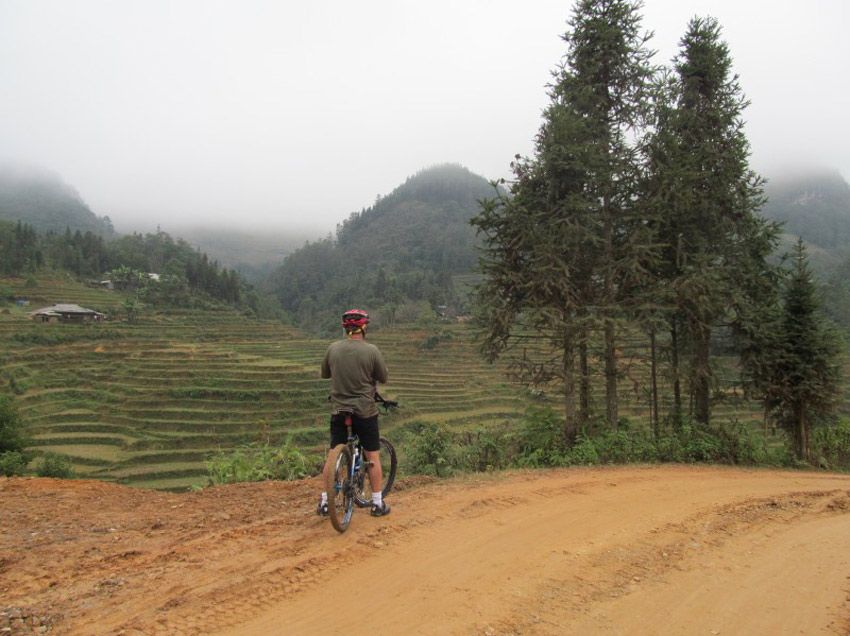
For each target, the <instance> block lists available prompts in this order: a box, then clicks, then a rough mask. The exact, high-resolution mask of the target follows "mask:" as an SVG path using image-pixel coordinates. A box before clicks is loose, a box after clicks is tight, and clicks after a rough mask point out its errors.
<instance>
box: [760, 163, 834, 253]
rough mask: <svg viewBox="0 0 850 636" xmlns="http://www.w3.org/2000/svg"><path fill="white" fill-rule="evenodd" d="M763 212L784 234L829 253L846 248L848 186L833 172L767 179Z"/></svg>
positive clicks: (807, 173)
mask: <svg viewBox="0 0 850 636" xmlns="http://www.w3.org/2000/svg"><path fill="white" fill-rule="evenodd" d="M766 193H767V196H768V202H767V204H766V205H765V206H764V209H763V213H764V215H765V216H767V217H768V218H771V219H774V220H776V221H781V222H782V223H784V231H785V232H787V233H789V234H793V235H795V236H799V237H800V238H802V239H803V240H804V241H806V242H807V243H811V244H814V245H817V246H818V247H821V248H824V249H827V250H833V249H839V250H847V249H848V246H850V185H848V184H847V182H846V181H845V180H844V179H843V178H842V177H841V175H840V174H839V173H838V172H837V171H820V172H804V173H798V174H795V175H793V176H784V177H781V178H776V179H773V180H770V181H769V182H768V185H767V189H766Z"/></svg>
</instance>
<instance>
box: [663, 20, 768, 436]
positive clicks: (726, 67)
mask: <svg viewBox="0 0 850 636" xmlns="http://www.w3.org/2000/svg"><path fill="white" fill-rule="evenodd" d="M731 69H732V61H731V57H730V55H729V50H728V47H727V46H726V44H725V43H723V42H722V41H721V39H720V26H719V24H718V23H717V21H716V20H714V19H712V18H707V19H702V18H694V19H693V20H691V22H690V23H689V25H688V29H687V32H686V34H685V36H684V37H683V38H682V41H681V51H680V53H679V55H678V56H677V58H676V60H675V75H674V76H673V77H672V78H667V80H666V83H665V84H664V85H663V86H662V90H661V91H659V94H660V98H659V99H658V101H657V104H656V106H657V107H656V111H655V118H656V122H655V126H656V129H655V133H654V135H653V136H652V138H651V140H650V141H649V144H648V146H647V153H648V161H647V163H648V166H649V173H650V177H649V181H648V191H649V196H648V199H649V202H648V205H649V206H650V207H652V208H654V209H655V210H656V211H657V212H658V214H659V215H660V221H659V222H658V223H657V225H656V227H655V230H656V236H657V240H658V242H659V243H660V244H661V245H663V257H662V259H661V265H660V266H659V268H658V270H657V271H656V274H657V275H658V276H659V277H661V278H662V279H663V280H665V281H666V285H665V286H664V287H665V289H667V290H669V301H670V303H671V304H672V305H673V306H674V307H675V309H674V311H672V312H671V313H670V314H669V316H668V322H669V328H670V341H671V345H670V346H671V367H672V375H673V391H674V396H673V398H674V407H673V409H674V413H673V415H674V420H676V421H679V420H680V418H681V415H682V411H683V407H682V395H681V377H682V368H681V363H682V362H683V360H682V358H683V357H686V358H687V359H688V360H689V367H690V374H689V384H690V389H691V394H692V397H693V404H694V415H695V417H696V419H697V421H699V422H702V423H708V421H709V418H710V412H711V410H710V409H711V405H710V395H711V388H712V383H713V370H712V367H711V338H712V333H713V331H714V330H715V329H716V328H717V327H718V325H720V324H724V323H730V324H733V325H735V326H736V327H738V328H740V329H746V328H748V327H749V326H750V325H747V324H745V321H746V320H747V319H750V318H753V317H755V316H756V315H757V313H758V312H757V311H756V310H755V307H758V306H760V305H764V303H765V302H766V301H765V299H766V298H769V297H770V293H771V290H772V289H773V284H774V282H775V277H774V276H773V274H772V272H771V267H770V266H769V265H768V263H767V260H766V259H767V257H768V255H769V254H770V253H771V251H772V250H773V248H774V246H775V244H776V237H777V233H778V230H777V228H776V226H775V224H772V223H769V222H766V221H764V220H763V219H762V218H761V217H760V216H759V215H758V214H757V211H758V209H759V208H760V206H761V205H762V204H763V202H764V197H763V193H762V180H761V178H760V177H758V176H757V175H756V174H755V173H754V172H752V171H751V170H750V169H749V165H748V160H749V143H748V141H747V138H746V135H745V134H744V130H743V126H744V122H743V118H742V113H743V110H744V108H745V107H746V106H747V101H746V99H745V98H744V97H743V95H742V92H741V89H740V86H739V84H738V80H737V76H735V75H733V74H732V70H731Z"/></svg>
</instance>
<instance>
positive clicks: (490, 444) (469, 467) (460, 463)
mask: <svg viewBox="0 0 850 636" xmlns="http://www.w3.org/2000/svg"><path fill="white" fill-rule="evenodd" d="M454 443H455V445H457V447H458V452H457V456H456V461H455V462H454V463H455V465H456V466H457V467H458V468H459V469H461V470H464V471H470V472H479V473H480V472H487V471H491V470H499V469H501V468H507V467H508V466H510V464H511V463H512V462H513V460H514V456H515V455H516V449H515V447H514V440H513V438H512V435H511V433H510V429H509V428H508V429H506V428H500V429H492V428H483V427H482V428H479V429H477V430H475V431H465V432H461V433H459V434H458V435H457V436H456V441H455V442H454Z"/></svg>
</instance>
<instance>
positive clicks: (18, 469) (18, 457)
mask: <svg viewBox="0 0 850 636" xmlns="http://www.w3.org/2000/svg"><path fill="white" fill-rule="evenodd" d="M28 463H29V462H28V461H27V457H26V456H25V455H24V454H23V453H21V452H18V451H6V452H3V453H0V475H2V476H4V477H13V476H15V475H23V474H24V473H25V472H26V470H27V464H28Z"/></svg>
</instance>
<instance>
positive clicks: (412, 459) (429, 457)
mask: <svg viewBox="0 0 850 636" xmlns="http://www.w3.org/2000/svg"><path fill="white" fill-rule="evenodd" d="M417 425H418V426H417ZM408 426H409V427H410V428H413V430H411V435H410V440H409V442H408V443H407V444H406V445H405V460H406V464H407V470H408V471H409V472H411V473H419V474H423V475H436V476H437V477H445V476H447V475H449V474H450V473H451V472H452V471H453V466H452V450H453V448H454V439H453V437H452V434H451V432H449V430H448V429H447V428H446V427H445V426H441V425H438V424H433V423H431V422H428V423H422V422H417V423H415V424H411V425H408Z"/></svg>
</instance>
